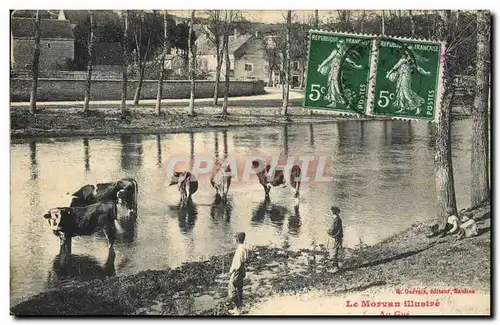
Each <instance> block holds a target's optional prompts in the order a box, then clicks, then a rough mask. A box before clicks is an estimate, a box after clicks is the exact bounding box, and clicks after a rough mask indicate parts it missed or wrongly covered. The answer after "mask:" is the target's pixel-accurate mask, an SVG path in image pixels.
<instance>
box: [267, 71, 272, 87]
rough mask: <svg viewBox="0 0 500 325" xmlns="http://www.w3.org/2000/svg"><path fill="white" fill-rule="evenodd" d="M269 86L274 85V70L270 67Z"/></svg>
mask: <svg viewBox="0 0 500 325" xmlns="http://www.w3.org/2000/svg"><path fill="white" fill-rule="evenodd" d="M267 86H268V87H272V86H274V84H273V70H272V69H269V79H268V80H267Z"/></svg>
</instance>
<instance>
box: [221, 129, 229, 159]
mask: <svg viewBox="0 0 500 325" xmlns="http://www.w3.org/2000/svg"><path fill="white" fill-rule="evenodd" d="M222 143H223V146H224V159H226V158H227V154H228V151H227V150H228V148H227V130H224V131H222Z"/></svg>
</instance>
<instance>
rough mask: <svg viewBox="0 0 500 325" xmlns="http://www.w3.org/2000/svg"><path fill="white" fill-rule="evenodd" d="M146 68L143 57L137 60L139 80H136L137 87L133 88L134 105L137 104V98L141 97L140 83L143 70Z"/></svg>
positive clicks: (142, 79)
mask: <svg viewBox="0 0 500 325" xmlns="http://www.w3.org/2000/svg"><path fill="white" fill-rule="evenodd" d="M145 69H146V62H145V61H144V59H140V60H139V80H138V82H137V88H135V94H134V105H136V106H137V105H139V99H140V97H141V90H142V84H143V81H144V70H145Z"/></svg>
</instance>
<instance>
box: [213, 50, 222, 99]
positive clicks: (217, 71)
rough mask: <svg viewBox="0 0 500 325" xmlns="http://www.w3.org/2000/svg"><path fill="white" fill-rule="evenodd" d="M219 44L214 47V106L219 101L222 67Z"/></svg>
mask: <svg viewBox="0 0 500 325" xmlns="http://www.w3.org/2000/svg"><path fill="white" fill-rule="evenodd" d="M219 46H220V45H217V46H216V49H215V50H216V51H217V66H216V67H215V88H214V106H217V104H218V103H219V84H220V71H221V69H222V58H223V55H222V54H221V52H220V49H219Z"/></svg>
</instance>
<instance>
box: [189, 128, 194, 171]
mask: <svg viewBox="0 0 500 325" xmlns="http://www.w3.org/2000/svg"><path fill="white" fill-rule="evenodd" d="M193 165H194V133H193V132H189V170H193Z"/></svg>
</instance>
